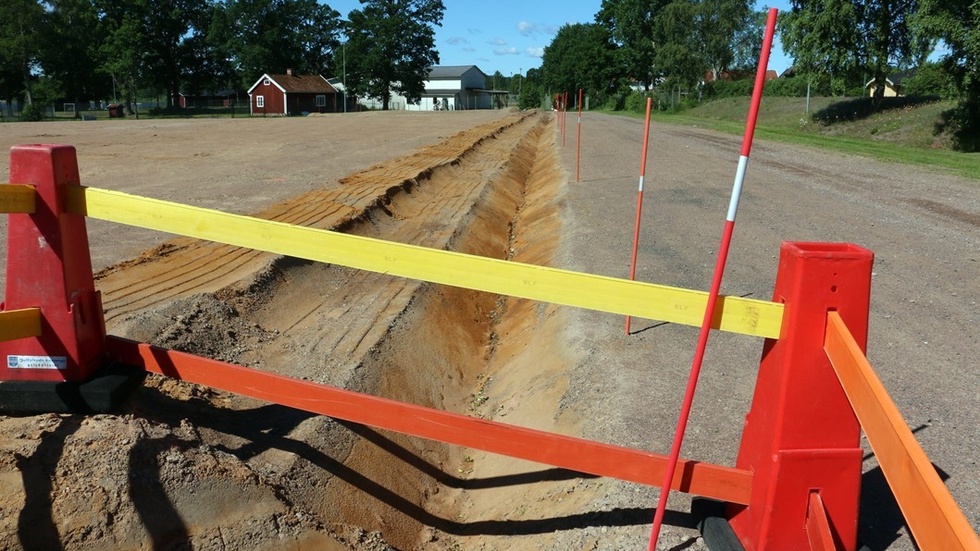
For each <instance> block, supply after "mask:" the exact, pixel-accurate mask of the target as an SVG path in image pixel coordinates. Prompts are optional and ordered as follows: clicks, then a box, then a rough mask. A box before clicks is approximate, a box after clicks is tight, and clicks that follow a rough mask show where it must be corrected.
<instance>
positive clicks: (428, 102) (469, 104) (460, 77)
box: [391, 65, 507, 111]
mask: <svg viewBox="0 0 980 551" xmlns="http://www.w3.org/2000/svg"><path fill="white" fill-rule="evenodd" d="M423 85H424V86H425V91H424V92H422V98H421V101H419V103H418V104H417V105H413V104H410V103H408V102H407V101H406V100H405V97H403V96H393V97H392V102H391V105H392V108H396V107H394V106H395V105H398V106H399V107H398V108H404V109H407V110H410V111H441V110H448V111H456V110H464V109H500V108H503V107H504V106H505V103H506V101H507V91H506V90H488V89H487V88H486V86H487V75H485V74H484V73H483V71H481V70H480V68H479V67H477V66H476V65H443V66H439V65H437V66H435V67H431V68H430V69H429V78H428V79H426V80H425V81H424V82H423Z"/></svg>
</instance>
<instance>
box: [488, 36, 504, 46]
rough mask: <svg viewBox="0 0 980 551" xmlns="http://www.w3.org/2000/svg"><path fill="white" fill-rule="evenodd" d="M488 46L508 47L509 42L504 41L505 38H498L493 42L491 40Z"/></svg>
mask: <svg viewBox="0 0 980 551" xmlns="http://www.w3.org/2000/svg"><path fill="white" fill-rule="evenodd" d="M487 44H489V45H491V46H506V45H507V41H506V40H504V39H503V38H500V37H499V36H498V37H497V38H494V39H493V40H490V41H489V42H487Z"/></svg>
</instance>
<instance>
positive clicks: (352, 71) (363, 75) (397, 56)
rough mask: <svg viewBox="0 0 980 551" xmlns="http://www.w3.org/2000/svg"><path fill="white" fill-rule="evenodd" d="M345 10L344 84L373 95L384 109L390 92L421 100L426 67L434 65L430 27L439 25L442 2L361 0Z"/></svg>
mask: <svg viewBox="0 0 980 551" xmlns="http://www.w3.org/2000/svg"><path fill="white" fill-rule="evenodd" d="M361 4H362V5H363V7H362V8H361V9H360V10H354V11H352V12H350V15H349V16H348V24H347V29H346V34H347V40H348V42H347V87H348V89H350V91H351V92H352V94H354V95H358V96H365V97H370V98H375V99H377V100H378V101H380V102H381V108H382V109H383V110H388V107H389V103H390V101H391V94H392V93H398V94H401V95H403V96H405V98H406V99H407V100H408V101H409V102H412V103H417V102H418V101H419V100H420V99H421V98H422V92H423V91H424V90H425V82H424V81H425V79H426V78H427V77H428V74H429V68H430V67H432V66H433V65H436V64H438V63H439V52H438V51H436V49H435V29H434V27H437V26H442V16H443V13H444V12H445V7H444V6H443V4H442V0H361Z"/></svg>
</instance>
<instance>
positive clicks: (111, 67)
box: [98, 0, 147, 111]
mask: <svg viewBox="0 0 980 551" xmlns="http://www.w3.org/2000/svg"><path fill="white" fill-rule="evenodd" d="M98 8H99V12H100V18H99V21H100V30H101V32H102V33H104V35H105V37H106V38H105V42H104V43H103V44H102V46H101V47H100V48H99V56H100V58H101V60H102V63H101V66H100V70H101V71H102V72H104V73H105V74H107V75H109V76H110V78H111V80H112V93H113V100H114V101H116V100H117V99H118V98H119V97H121V98H122V99H123V102H124V103H125V104H126V105H127V106H129V110H130V111H132V110H133V109H132V105H133V104H134V103H135V101H136V91H137V89H138V87H139V86H140V84H141V83H142V82H143V79H144V77H145V73H146V57H147V53H146V49H145V48H144V47H143V43H144V41H145V35H144V30H143V25H142V20H141V17H140V16H139V14H138V13H134V11H135V10H133V9H132V8H133V6H132V5H131V4H128V3H127V4H123V3H121V2H117V1H114V0H99V3H98Z"/></svg>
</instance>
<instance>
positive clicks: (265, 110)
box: [248, 69, 344, 117]
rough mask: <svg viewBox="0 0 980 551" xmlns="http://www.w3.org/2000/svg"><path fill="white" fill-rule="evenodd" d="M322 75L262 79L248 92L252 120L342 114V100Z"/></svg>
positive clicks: (291, 74) (289, 74)
mask: <svg viewBox="0 0 980 551" xmlns="http://www.w3.org/2000/svg"><path fill="white" fill-rule="evenodd" d="M339 95H340V94H338V93H337V90H336V89H335V88H334V87H333V86H331V85H330V83H329V82H328V81H327V79H325V78H323V77H322V76H320V75H299V74H297V73H296V72H295V71H293V70H292V69H286V74H284V75H272V74H268V73H266V74H264V75H262V76H261V77H260V78H259V79H258V80H257V81H255V84H253V85H252V87H251V88H249V89H248V97H249V104H250V112H251V114H252V116H280V117H281V116H285V115H302V114H308V113H337V112H340V111H343V109H344V104H343V97H342V96H341V97H339V98H338V96H339Z"/></svg>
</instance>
